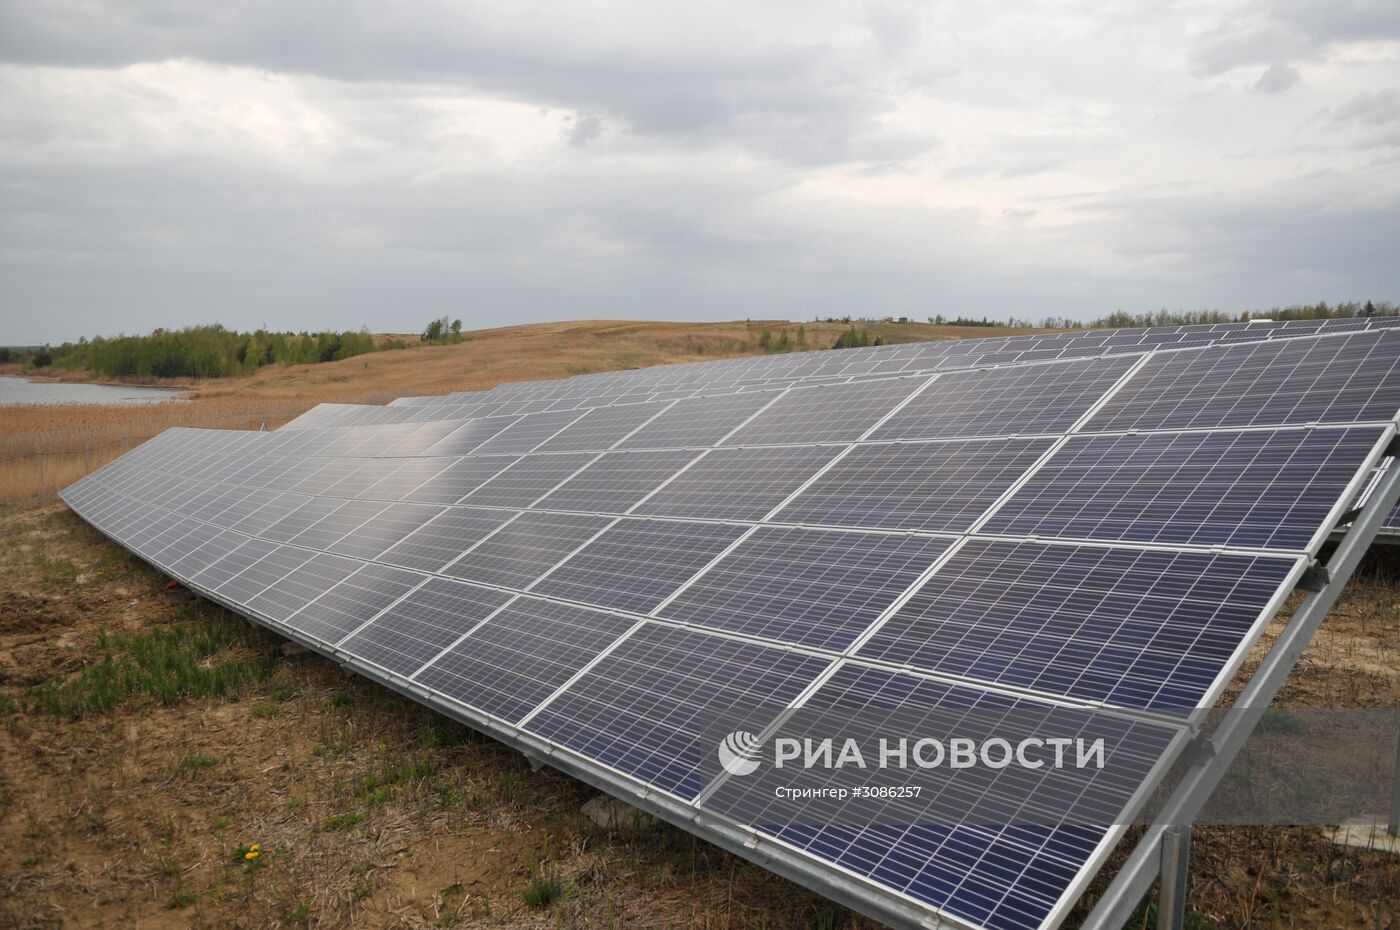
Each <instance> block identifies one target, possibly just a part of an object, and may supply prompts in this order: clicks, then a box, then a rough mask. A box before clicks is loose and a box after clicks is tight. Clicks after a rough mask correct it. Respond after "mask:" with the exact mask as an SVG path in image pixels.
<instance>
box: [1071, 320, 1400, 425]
mask: <svg viewBox="0 0 1400 930" xmlns="http://www.w3.org/2000/svg"><path fill="white" fill-rule="evenodd" d="M1397 410H1400V333H1395V332H1388V333H1382V334H1376V333H1357V334H1354V335H1350V336H1341V337H1328V338H1303V339H1275V340H1271V341H1269V342H1261V343H1251V344H1245V345H1237V346H1220V347H1213V348H1204V349H1194V350H1192V351H1189V352H1166V353H1162V354H1160V355H1157V356H1154V357H1153V358H1151V359H1149V360H1148V362H1147V364H1146V365H1144V366H1143V368H1142V369H1141V370H1140V371H1138V372H1137V373H1136V374H1134V375H1133V377H1132V379H1131V380H1129V381H1128V383H1127V384H1126V385H1124V386H1123V388H1122V389H1121V390H1120V391H1119V392H1118V393H1117V394H1116V395H1114V397H1113V399H1112V400H1110V401H1109V402H1108V403H1107V404H1106V405H1105V406H1104V408H1103V409H1102V410H1100V411H1099V412H1098V413H1097V414H1095V415H1094V417H1093V418H1092V419H1091V420H1090V421H1089V423H1088V425H1087V426H1086V427H1085V431H1088V432H1118V431H1126V430H1134V429H1138V430H1146V429H1173V430H1176V429H1199V428H1204V427H1237V426H1275V425H1278V426H1282V425H1287V424H1303V423H1354V422H1361V421H1367V420H1371V421H1388V420H1391V419H1393V418H1394V417H1395V413H1396V411H1397Z"/></svg>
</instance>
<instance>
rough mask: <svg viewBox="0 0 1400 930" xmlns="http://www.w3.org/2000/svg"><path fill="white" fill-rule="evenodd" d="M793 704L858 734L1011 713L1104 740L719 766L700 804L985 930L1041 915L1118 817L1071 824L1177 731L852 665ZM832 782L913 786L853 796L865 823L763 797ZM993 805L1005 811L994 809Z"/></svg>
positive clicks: (1118, 801)
mask: <svg viewBox="0 0 1400 930" xmlns="http://www.w3.org/2000/svg"><path fill="white" fill-rule="evenodd" d="M803 713H804V714H808V715H813V716H814V718H815V720H816V721H823V720H836V721H842V720H852V719H854V720H858V721H859V727H860V729H861V731H862V732H873V733H897V734H900V735H905V734H909V733H931V734H946V733H958V734H962V733H974V734H975V733H981V732H985V731H986V730H987V729H988V723H989V721H996V720H999V719H1007V718H1011V719H1014V720H1015V721H1016V729H1017V732H1036V731H1040V732H1060V731H1062V730H1065V729H1066V727H1067V726H1071V725H1076V724H1077V726H1078V728H1079V729H1078V735H1077V736H1076V738H1083V739H1084V740H1085V741H1086V742H1090V743H1091V742H1093V740H1094V739H1097V738H1103V739H1104V744H1105V747H1106V752H1105V759H1106V763H1105V765H1104V767H1103V768H1102V769H1100V768H1097V767H1095V766H1086V767H1084V768H1082V769H1075V768H1069V767H1060V768H1052V767H1050V766H1042V767H1041V768H1039V769H1030V768H1026V767H1023V766H1015V765H1013V766H1008V767H1005V768H992V767H989V766H984V765H976V766H971V767H967V768H957V769H954V768H950V767H949V766H947V765H944V766H939V767H937V768H932V769H922V768H919V767H917V766H913V765H910V766H908V767H907V768H905V769H899V768H894V767H885V768H877V767H876V766H874V765H873V764H871V765H870V766H869V767H868V768H865V769H861V768H857V767H855V766H849V767H845V768H842V769H839V770H832V769H826V768H821V767H817V768H812V769H806V770H804V769H800V768H796V767H792V766H789V767H786V768H783V769H777V768H774V767H772V766H766V767H763V768H760V769H759V770H758V772H757V773H755V774H754V775H751V776H749V777H747V778H729V779H728V780H726V781H725V782H724V783H723V785H722V786H721V787H720V788H719V789H718V791H716V792H715V793H714V795H713V796H711V797H710V798H709V799H708V800H707V801H706V802H705V803H704V804H703V805H702V807H703V808H704V809H706V810H709V811H711V812H712V813H714V814H717V815H719V816H722V817H725V818H727V819H733V820H738V821H739V822H740V823H747V824H750V825H751V826H753V827H754V828H755V829H757V830H759V831H760V832H761V833H764V834H766V835H768V836H772V837H774V838H776V839H779V840H781V841H783V842H785V843H788V844H791V845H792V846H795V847H797V848H798V849H801V850H804V851H806V852H809V853H811V854H813V855H815V856H817V857H819V858H821V859H823V860H826V861H828V862H832V863H835V864H836V865H838V866H840V867H842V868H844V869H847V870H849V871H851V872H854V873H855V874H857V875H861V876H865V877H867V878H869V879H870V880H871V881H873V882H875V883H877V884H879V885H881V886H883V887H885V888H889V889H892V890H894V891H897V892H900V893H902V894H905V895H908V896H909V897H911V898H913V899H915V900H917V901H922V902H924V903H926V904H929V905H931V906H933V907H935V908H937V909H939V910H940V911H942V912H944V913H946V914H950V915H952V916H954V917H956V918H958V919H960V920H963V921H967V922H970V923H972V924H973V925H976V926H985V927H988V928H991V930H1030V928H1036V927H1040V926H1042V925H1043V924H1044V923H1045V922H1046V920H1047V918H1048V917H1049V916H1050V913H1051V911H1052V910H1053V909H1054V908H1055V906H1056V905H1057V904H1058V903H1059V901H1060V899H1061V898H1063V897H1064V895H1065V893H1066V889H1067V888H1068V887H1069V886H1070V885H1071V883H1072V882H1073V880H1074V878H1075V877H1076V876H1077V875H1078V874H1079V873H1080V871H1081V870H1082V869H1083V868H1084V866H1085V864H1086V863H1087V862H1088V861H1089V859H1090V857H1091V856H1092V855H1093V853H1094V851H1095V850H1096V849H1097V848H1098V846H1099V844H1100V842H1101V841H1102V840H1103V839H1104V837H1105V835H1106V834H1107V833H1108V830H1109V825H1110V824H1112V823H1113V822H1121V820H1118V821H1115V819H1113V817H1109V818H1107V819H1105V821H1104V823H1103V825H1102V826H1090V825H1083V824H1093V823H1094V821H1093V820H1090V819H1088V818H1087V817H1086V816H1085V813H1086V812H1085V810H1084V808H1092V809H1094V810H1109V809H1115V815H1121V812H1122V811H1123V810H1124V809H1125V808H1126V807H1127V806H1128V804H1129V802H1130V800H1131V799H1132V797H1133V794H1134V793H1135V792H1136V790H1137V789H1138V787H1139V786H1140V785H1141V784H1142V783H1143V781H1144V780H1145V779H1146V778H1147V777H1148V774H1149V772H1150V771H1151V770H1152V768H1153V766H1154V765H1156V764H1157V762H1158V760H1159V759H1161V758H1162V755H1163V754H1164V753H1165V752H1166V751H1167V749H1168V747H1169V746H1171V744H1172V743H1173V742H1174V741H1175V740H1178V739H1179V736H1178V734H1179V732H1180V731H1178V730H1177V729H1176V728H1169V727H1163V726H1157V725H1154V724H1151V723H1146V722H1143V721H1141V720H1132V719H1131V718H1127V717H1121V716H1115V715H1111V714H1106V713H1092V712H1083V711H1079V712H1073V711H1066V710H1065V709H1063V708H1059V707H1056V706H1055V705H1051V704H1047V703H1043V702H1039V701H1035V700H1032V699H1029V698H1015V697H1010V696H1006V695H998V694H992V693H989V692H986V691H982V690H979V689H976V688H972V687H965V686H960V685H951V684H945V683H942V682H937V681H931V680H928V679H923V678H918V677H916V676H913V675H906V674H902V673H899V672H893V671H887V670H885V669H877V668H868V667H864V666H860V665H856V664H851V663H847V664H843V665H842V666H841V667H840V668H838V669H837V670H836V672H835V674H833V675H832V677H831V678H830V679H829V680H828V681H826V682H825V683H824V684H822V685H821V686H820V687H819V688H817V689H816V691H815V692H814V694H813V695H812V697H811V698H810V699H809V700H808V701H807V702H806V705H805V706H804V711H803ZM1038 720H1039V721H1043V724H1042V725H1037V721H1038ZM1006 729H1007V730H1009V729H1010V728H1009V727H1007V728H1006ZM994 732H995V731H994ZM808 735H811V736H813V738H816V735H815V734H808ZM822 735H827V736H829V735H830V734H822ZM833 784H839V785H840V786H841V787H845V788H847V789H848V790H854V789H857V788H864V789H866V790H869V789H876V790H879V788H881V787H883V788H884V789H885V790H887V791H888V790H889V789H890V788H898V787H904V786H908V787H911V788H912V787H919V788H921V789H922V790H921V791H919V792H918V794H917V796H915V797H890V798H889V799H888V800H887V801H879V802H872V804H871V806H870V807H865V806H862V813H861V819H862V820H869V821H870V823H868V824H860V823H857V822H855V820H854V819H852V818H848V817H843V816H842V815H841V814H840V812H839V811H837V812H833V811H832V808H831V805H830V803H829V802H824V801H821V800H812V801H797V802H794V801H787V800H780V799H779V798H777V797H776V796H775V788H777V787H787V788H792V789H796V790H799V791H800V790H805V789H816V788H820V787H827V788H830V787H832V786H833ZM1048 786H1053V787H1054V789H1055V790H1050V789H1049V787H1048ZM877 805H878V806H877ZM1003 805H1004V806H1005V808H1006V810H1005V812H1004V813H1001V814H999V815H996V808H998V807H1001V806H1003ZM970 809H971V810H970ZM974 818H975V819H974ZM994 819H1000V820H1003V821H1004V822H1005V824H1006V825H997V824H995V823H993V822H992V820H994ZM1060 824H1068V825H1060Z"/></svg>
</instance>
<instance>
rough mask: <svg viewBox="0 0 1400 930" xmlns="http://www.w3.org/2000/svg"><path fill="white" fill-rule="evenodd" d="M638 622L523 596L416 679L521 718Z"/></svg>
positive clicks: (485, 708)
mask: <svg viewBox="0 0 1400 930" xmlns="http://www.w3.org/2000/svg"><path fill="white" fill-rule="evenodd" d="M632 625H633V623H632V621H631V620H627V619H624V618H622V617H619V616H617V615H616V614H610V613H604V612H602V611H595V610H588V609H586V608H583V607H574V606H571V605H569V604H559V603H556V602H553V601H542V600H539V599H538V598H532V597H521V598H519V599H517V600H516V601H514V602H512V603H511V604H510V606H508V607H505V608H502V609H501V610H500V611H498V612H497V613H496V614H495V615H494V616H493V617H491V618H490V619H489V620H487V621H486V622H484V623H482V624H480V625H479V626H477V627H476V628H475V629H474V630H472V632H471V634H470V635H469V636H467V637H466V638H465V639H463V640H462V641H461V642H459V643H457V644H456V645H455V646H453V647H452V648H451V649H449V650H448V651H447V652H446V653H445V654H443V655H442V656H441V657H440V658H438V659H437V660H436V661H435V662H433V663H432V664H431V665H429V666H427V667H426V668H424V669H423V671H421V672H419V673H418V674H417V675H416V676H415V677H414V681H416V682H417V683H418V684H421V685H425V686H427V687H429V688H432V689H433V690H435V691H439V692H441V693H443V694H445V695H447V696H448V697H450V698H452V699H454V700H457V701H461V702H462V703H463V704H466V705H467V706H468V707H474V708H476V709H477V710H480V711H483V712H485V713H487V714H490V715H492V716H495V717H499V718H500V719H502V720H505V721H508V722H510V723H516V722H519V720H520V719H521V718H522V717H524V716H525V715H526V714H528V713H529V712H530V711H531V710H532V709H533V708H534V707H535V705H536V704H538V703H540V702H541V701H543V700H544V699H545V698H547V697H549V696H550V695H551V694H553V693H554V692H555V691H556V690H557V689H558V688H559V686H560V685H562V684H564V682H566V681H568V680H569V679H570V678H571V677H573V675H574V673H575V672H577V671H578V670H579V669H581V668H583V667H584V666H585V665H587V664H588V663H589V662H591V661H593V660H594V659H595V658H597V657H598V654H599V653H601V652H602V651H603V650H604V649H606V648H608V647H609V646H611V645H612V644H613V642H614V641H615V640H617V638H618V637H620V636H621V635H622V634H623V633H625V632H627V630H628V629H629V628H630V627H631V626H632Z"/></svg>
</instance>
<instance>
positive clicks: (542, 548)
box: [440, 513, 612, 590]
mask: <svg viewBox="0 0 1400 930" xmlns="http://www.w3.org/2000/svg"><path fill="white" fill-rule="evenodd" d="M610 522H612V518H611V517H595V516H586V515H583V514H567V513H524V514H521V515H520V516H519V517H517V518H516V519H514V520H512V521H511V522H509V523H506V524H504V525H502V526H501V528H500V529H499V530H497V531H496V532H495V533H493V534H492V535H491V536H490V537H489V538H488V539H486V540H484V541H483V542H481V543H480V544H479V545H478V546H477V547H476V548H474V549H472V550H471V551H470V552H468V553H467V554H466V555H464V556H462V557H461V558H460V559H458V560H457V561H455V562H453V563H452V564H451V565H448V566H447V567H446V568H443V569H442V570H441V572H440V574H443V575H451V576H452V577H454V578H461V579H463V580H464V581H476V582H479V583H481V584H493V585H501V586H502V587H507V588H515V589H517V590H524V589H525V588H528V587H529V586H530V585H531V584H532V583H533V582H534V581H535V579H536V578H539V577H540V576H541V575H543V574H544V573H545V572H547V571H549V570H550V569H551V568H553V567H554V566H555V565H557V564H558V563H559V562H560V560H562V559H563V558H564V557H565V556H566V555H568V554H569V553H570V552H573V551H574V550H575V549H577V548H578V547H579V546H581V545H583V544H584V543H585V542H587V541H588V540H589V539H590V538H591V537H592V536H593V535H594V534H595V533H597V532H598V531H599V530H601V529H602V528H603V527H605V526H607V525H608V524H609V523H610Z"/></svg>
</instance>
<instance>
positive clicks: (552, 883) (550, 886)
mask: <svg viewBox="0 0 1400 930" xmlns="http://www.w3.org/2000/svg"><path fill="white" fill-rule="evenodd" d="M563 894H564V885H563V883H562V882H560V881H559V879H557V878H554V877H553V876H541V877H539V878H533V879H531V880H530V884H528V885H526V886H525V894H524V898H525V905H526V906H527V907H533V908H535V909H536V910H543V909H544V908H546V907H549V906H550V905H551V904H553V903H554V902H555V901H558V900H559V899H560V898H561V897H563Z"/></svg>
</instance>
